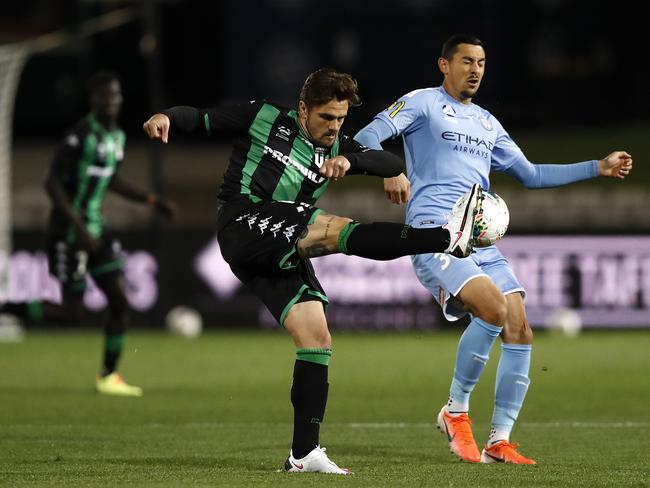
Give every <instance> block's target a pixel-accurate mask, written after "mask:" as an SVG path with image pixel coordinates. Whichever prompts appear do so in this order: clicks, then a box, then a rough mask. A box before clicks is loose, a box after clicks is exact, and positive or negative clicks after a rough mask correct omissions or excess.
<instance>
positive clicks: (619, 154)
mask: <svg viewBox="0 0 650 488" xmlns="http://www.w3.org/2000/svg"><path fill="white" fill-rule="evenodd" d="M493 122H494V126H495V127H496V130H497V131H498V136H497V139H496V142H495V145H494V149H493V150H492V161H491V166H492V169H494V170H496V171H504V172H506V173H507V174H509V175H511V176H512V177H514V178H515V179H517V180H519V181H520V182H521V183H522V184H523V185H524V186H525V187H526V188H550V187H554V186H563V185H568V184H570V183H574V182H577V181H582V180H587V179H590V178H595V177H597V176H607V177H611V178H618V179H623V178H625V177H626V176H627V175H628V174H629V173H630V171H631V170H632V156H630V155H629V154H628V153H627V152H625V151H615V152H613V153H611V154H609V155H608V156H606V157H605V158H603V159H600V160H591V161H582V162H579V163H570V164H535V163H531V162H530V161H528V159H527V158H526V156H524V153H523V152H522V151H521V149H519V147H518V146H517V144H516V143H515V142H514V141H513V140H512V138H511V137H510V135H509V134H508V133H507V132H506V131H505V130H504V129H503V127H502V126H501V124H500V123H499V122H498V121H497V120H496V119H494V120H493Z"/></svg>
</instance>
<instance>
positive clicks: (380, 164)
mask: <svg viewBox="0 0 650 488" xmlns="http://www.w3.org/2000/svg"><path fill="white" fill-rule="evenodd" d="M339 150H340V153H341V154H339V155H338V156H336V157H334V158H332V159H328V160H327V161H325V162H324V163H323V165H322V166H321V168H320V174H321V175H323V176H325V177H327V178H332V179H338V178H341V177H343V176H344V175H346V174H350V175H355V174H356V175H371V176H379V177H382V178H387V177H391V176H396V175H398V174H400V173H401V172H402V171H403V168H402V160H401V159H400V158H398V157H397V156H395V155H394V154H393V153H391V152H389V151H383V150H374V149H370V148H367V147H366V146H363V145H361V144H359V143H358V142H357V141H355V140H354V139H351V138H350V137H348V136H341V138H340V147H339Z"/></svg>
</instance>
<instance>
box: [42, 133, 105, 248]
mask: <svg viewBox="0 0 650 488" xmlns="http://www.w3.org/2000/svg"><path fill="white" fill-rule="evenodd" d="M78 146H79V140H78V139H77V138H76V136H68V138H67V139H66V141H65V143H64V145H63V146H62V147H61V148H60V149H59V150H58V151H57V153H56V155H55V157H54V161H53V162H52V165H51V167H50V171H49V173H48V175H47V178H46V180H45V185H44V186H45V191H46V192H47V195H48V196H49V197H50V200H51V201H52V205H54V207H56V209H57V211H58V212H59V214H61V215H62V216H63V218H64V219H65V220H66V221H67V222H68V223H69V224H71V225H72V226H73V227H74V229H75V231H76V232H77V235H78V236H79V239H80V241H81V244H82V246H83V247H84V248H85V249H86V250H88V251H94V250H96V249H98V248H99V246H100V245H101V240H100V239H95V238H94V237H92V236H91V235H90V233H89V232H88V229H87V228H86V224H85V223H84V221H83V219H82V218H81V216H80V215H79V214H78V213H77V211H76V210H75V209H74V207H73V206H72V203H71V202H70V199H69V198H68V196H67V194H66V192H65V189H64V187H63V183H62V181H63V179H64V178H66V175H69V174H72V173H71V172H72V171H73V167H74V165H75V163H76V161H78V159H79V156H80V150H79V147H78Z"/></svg>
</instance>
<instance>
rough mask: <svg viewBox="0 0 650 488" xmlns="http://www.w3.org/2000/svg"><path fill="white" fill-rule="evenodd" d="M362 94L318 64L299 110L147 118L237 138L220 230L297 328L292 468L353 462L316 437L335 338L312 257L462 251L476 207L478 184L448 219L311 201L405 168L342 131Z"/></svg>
mask: <svg viewBox="0 0 650 488" xmlns="http://www.w3.org/2000/svg"><path fill="white" fill-rule="evenodd" d="M359 103H360V99H359V95H358V93H357V83H356V81H355V80H354V79H353V78H352V77H351V76H350V75H348V74H344V73H339V72H337V71H335V70H333V69H321V70H318V71H316V72H314V73H312V74H311V75H309V77H308V78H307V80H306V81H305V83H304V85H303V88H302V91H301V94H300V101H299V104H298V110H293V109H288V108H284V107H281V106H279V105H276V104H273V103H269V102H265V101H252V102H250V103H245V104H240V105H225V106H219V107H215V108H212V109H196V108H193V107H186V106H178V107H172V108H170V109H168V110H165V111H163V112H162V113H158V114H155V115H153V116H152V117H151V118H150V119H149V120H148V121H147V122H145V124H144V130H145V132H146V133H147V134H148V135H149V137H151V138H153V139H160V140H162V142H164V143H166V142H167V141H168V137H169V130H170V127H171V128H179V129H182V130H184V131H195V130H204V131H206V132H207V133H230V134H232V136H233V138H234V147H233V151H232V154H231V157H230V164H229V166H228V169H227V170H226V174H225V178H224V183H223V186H222V188H221V191H220V193H219V200H220V202H221V205H220V209H219V214H218V218H217V232H218V234H217V236H218V240H219V245H220V247H221V253H222V254H223V257H224V259H225V260H226V261H227V262H228V264H229V265H230V267H231V269H232V270H233V272H234V273H235V275H236V276H237V277H238V278H239V279H240V280H241V281H242V282H243V283H244V284H245V285H246V286H248V288H250V289H251V290H252V291H253V292H254V293H255V294H256V295H257V296H258V297H259V298H260V299H261V300H262V302H263V303H264V304H265V305H266V306H267V307H268V309H269V310H270V311H271V313H272V314H273V315H274V317H275V318H276V319H277V320H278V322H279V323H280V324H281V325H283V326H284V328H285V329H286V330H287V331H288V332H289V333H290V334H291V336H292V338H293V341H294V343H295V345H296V348H297V350H296V361H295V365H294V371H293V386H292V388H291V402H292V404H293V408H294V433H293V443H292V447H291V451H290V453H289V457H288V458H287V460H286V462H285V469H286V471H289V472H310V471H311V472H324V473H338V474H347V473H349V470H347V469H342V468H339V467H338V466H337V465H336V464H335V463H333V462H332V461H331V460H330V459H329V458H328V456H327V454H325V450H324V449H322V448H321V447H320V443H319V430H320V423H321V422H322V420H323V417H324V414H325V405H326V402H327V392H328V388H329V384H328V380H327V377H328V374H327V371H328V364H329V361H330V357H331V355H332V340H331V337H330V333H329V330H328V326H327V320H326V318H325V308H326V306H327V303H328V298H327V296H326V294H325V291H324V290H323V288H322V287H321V285H320V283H319V282H318V279H317V278H316V276H315V274H314V270H313V267H312V265H311V263H310V261H309V259H310V258H313V257H317V256H323V255H326V254H332V253H337V252H343V253H345V254H351V255H357V256H362V257H365V258H369V259H377V260H388V259H395V258H397V257H400V256H405V255H410V254H420V253H429V252H441V253H442V252H450V253H453V254H455V255H457V256H459V257H463V256H467V255H468V254H469V253H470V252H471V250H472V233H473V230H474V228H473V227H474V215H475V213H476V212H477V211H478V210H479V209H480V202H481V189H480V187H479V186H478V185H476V186H475V187H474V188H473V189H472V192H471V194H470V196H469V197H468V198H466V199H465V200H463V201H460V202H459V205H457V208H456V209H455V210H454V212H453V214H452V216H451V217H450V220H449V222H448V224H446V228H441V227H437V228H428V229H415V228H412V227H410V226H408V225H403V224H395V223H372V224H362V223H359V222H355V221H353V220H351V219H348V218H345V217H338V216H335V215H329V214H327V213H324V212H323V211H322V210H320V209H319V208H316V207H314V206H313V205H314V203H315V202H316V200H317V199H318V197H320V195H321V194H322V193H323V192H324V191H325V189H326V188H327V185H328V183H329V181H330V180H337V179H340V178H342V177H344V176H345V175H346V174H369V175H376V176H380V177H386V176H395V175H398V174H400V173H401V172H402V162H401V161H400V160H399V158H397V157H396V156H394V155H392V154H391V153H390V152H385V151H375V150H370V149H368V148H366V147H364V146H361V145H360V144H359V143H357V142H355V141H354V140H353V139H351V138H349V137H347V136H345V135H342V134H341V133H340V129H341V125H342V124H343V121H344V120H345V117H346V116H347V114H348V109H349V108H350V107H351V106H355V105H358V104H359Z"/></svg>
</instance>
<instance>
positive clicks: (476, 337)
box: [447, 317, 501, 414]
mask: <svg viewBox="0 0 650 488" xmlns="http://www.w3.org/2000/svg"><path fill="white" fill-rule="evenodd" d="M500 333H501V327H497V326H496V325H491V324H488V323H487V322H485V321H484V320H481V319H479V318H478V317H474V318H473V319H472V321H471V322H470V323H469V325H468V326H467V328H466V329H465V332H464V333H463V335H462V336H461V338H460V341H459V342H458V351H457V352H456V367H455V368H454V379H453V380H452V382H451V389H450V392H449V406H448V407H447V410H448V412H449V413H451V414H453V413H460V412H467V411H468V409H469V396H470V394H471V393H472V390H473V389H474V386H476V383H477V382H478V379H479V377H480V376H481V373H482V372H483V369H485V365H486V363H487V361H488V358H489V356H490V349H492V344H494V341H495V340H496V338H497V337H498V336H499V334H500Z"/></svg>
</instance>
